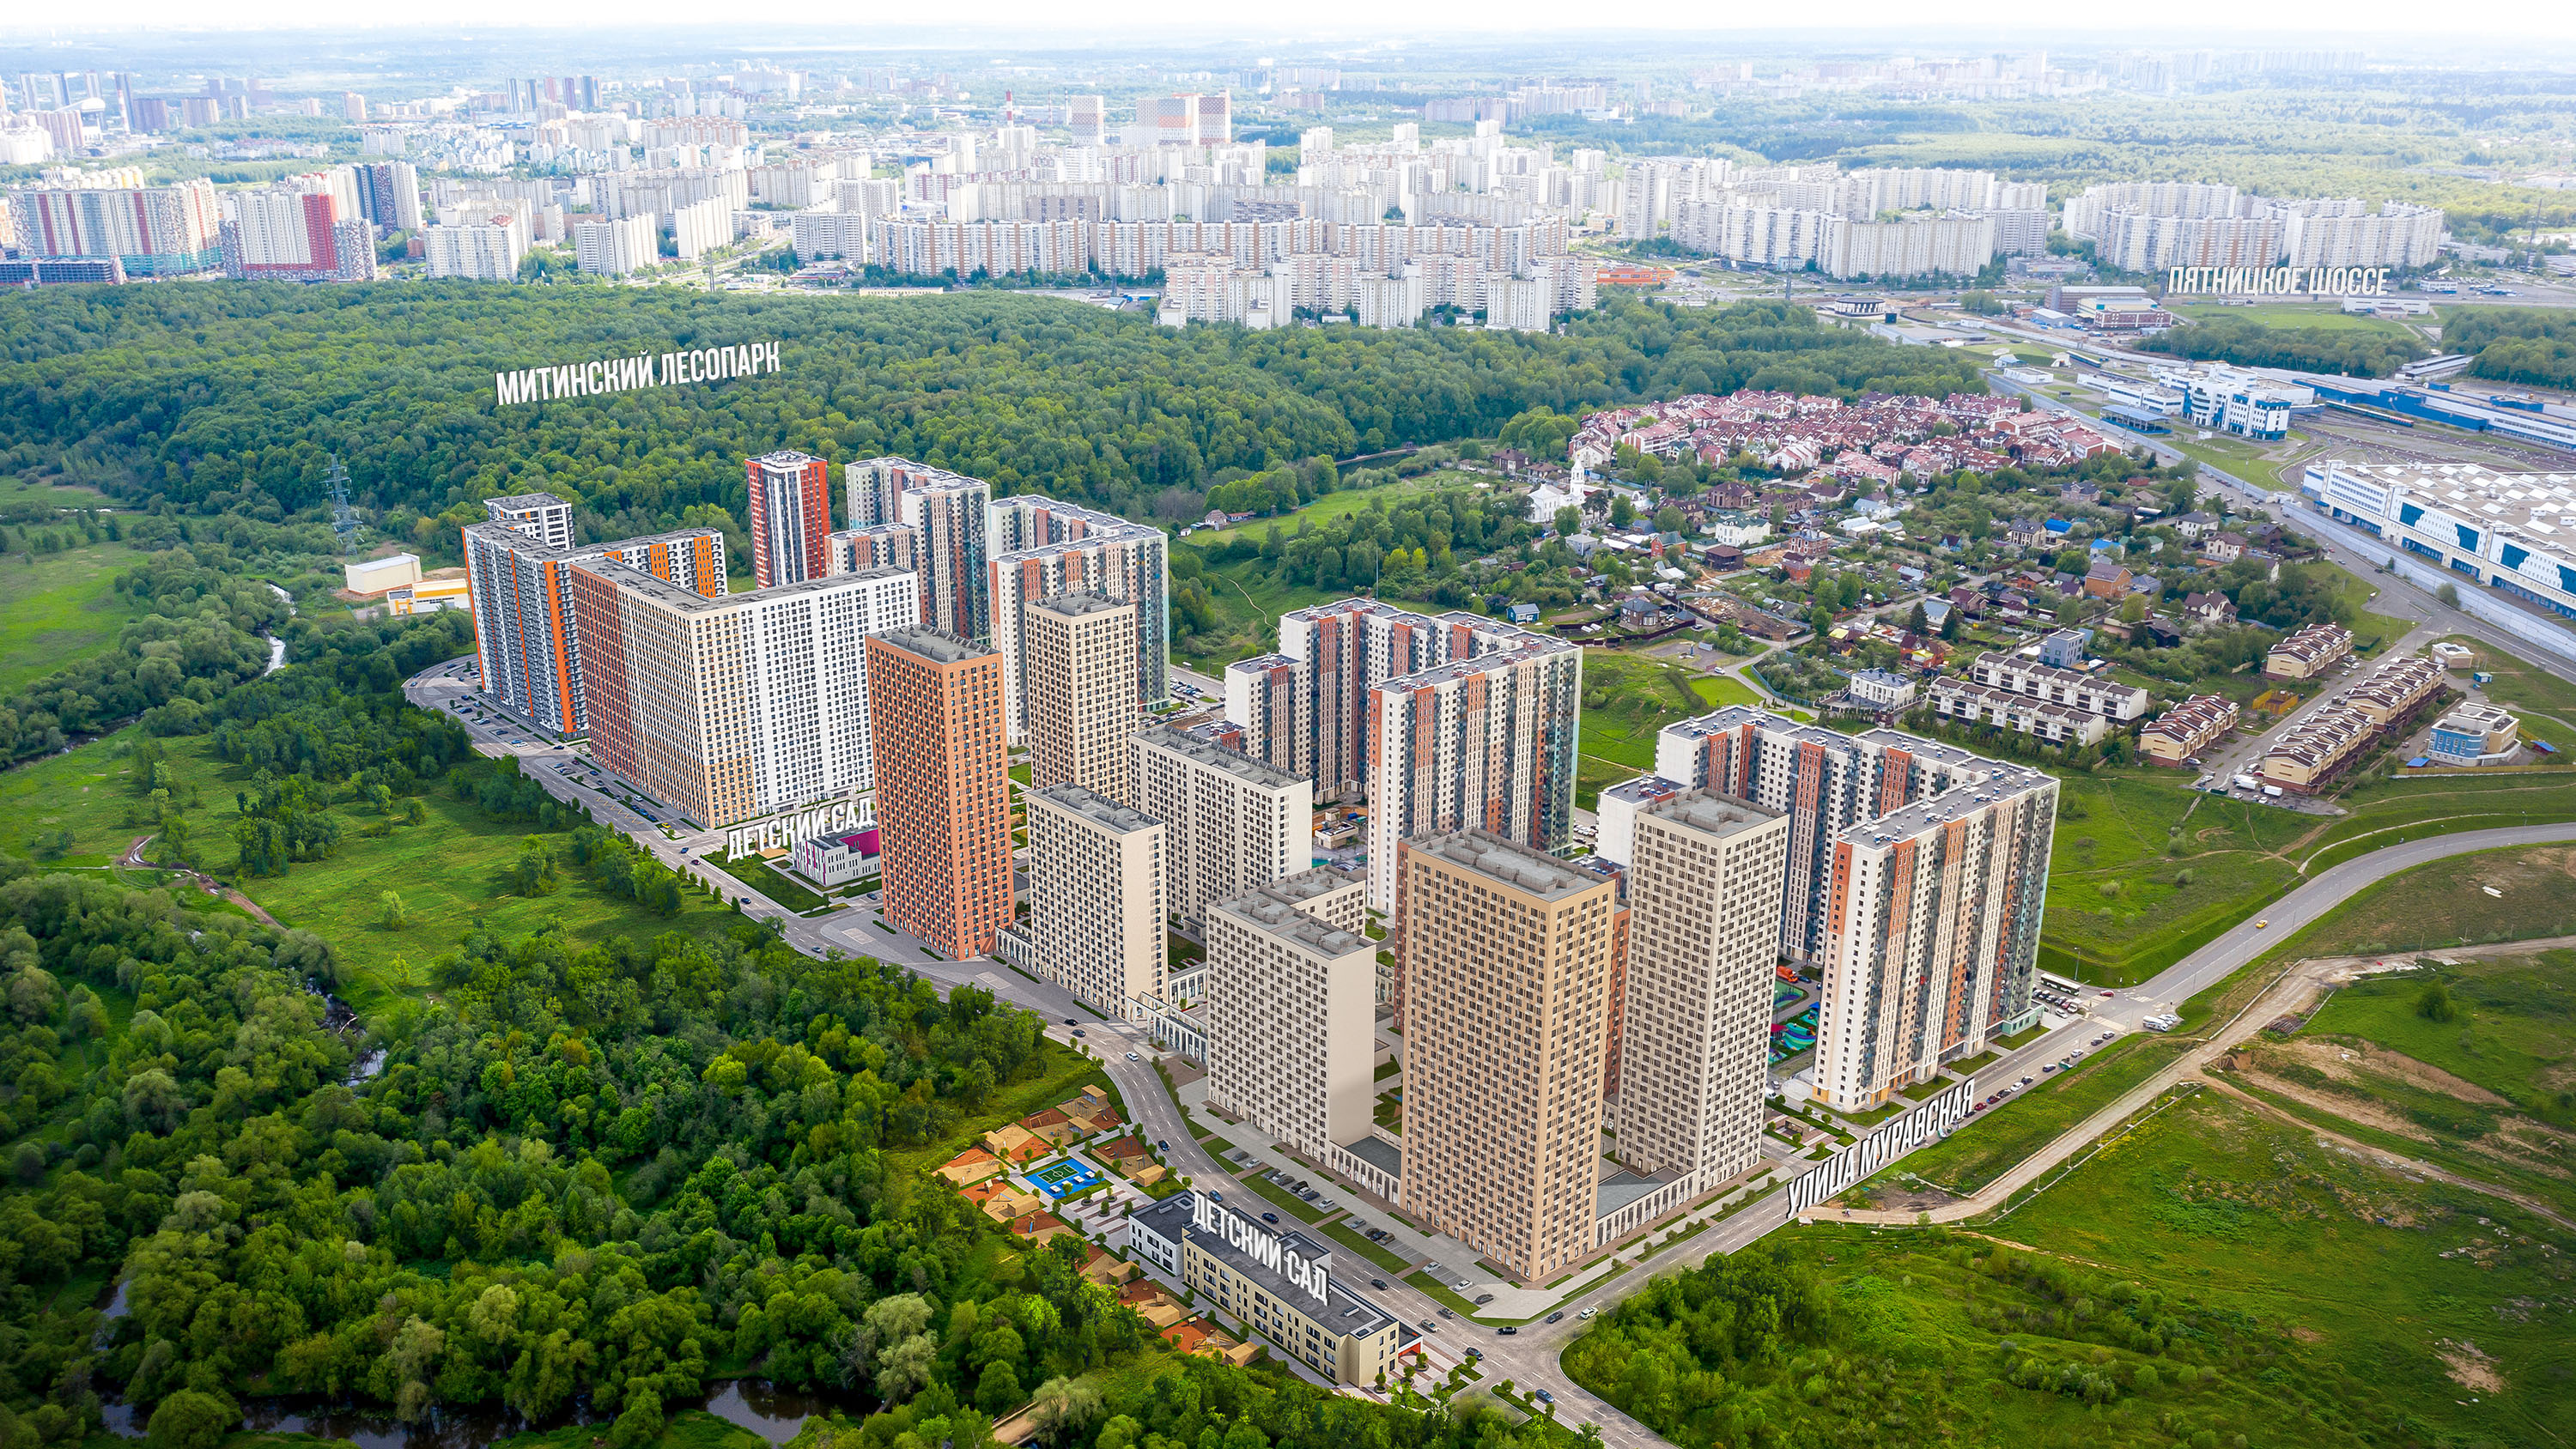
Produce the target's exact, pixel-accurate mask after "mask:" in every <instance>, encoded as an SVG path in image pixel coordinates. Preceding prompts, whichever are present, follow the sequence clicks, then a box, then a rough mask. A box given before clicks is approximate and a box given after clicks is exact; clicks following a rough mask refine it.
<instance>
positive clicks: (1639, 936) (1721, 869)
mask: <svg viewBox="0 0 2576 1449" xmlns="http://www.w3.org/2000/svg"><path fill="white" fill-rule="evenodd" d="M1788 853H1789V817H1788V816H1787V815H1785V814H1783V813H1781V812H1780V811H1777V810H1767V809H1764V808H1763V807H1762V806H1759V805H1756V804H1753V803H1752V802H1751V801H1747V800H1738V799H1736V798H1734V797H1733V796H1730V795H1719V794H1714V793H1711V792H1709V791H1705V790H1686V791H1684V792H1682V793H1681V794H1679V795H1677V796H1675V797H1673V798H1672V799H1669V800H1664V801H1661V802H1658V803H1656V804H1654V805H1650V806H1648V807H1646V808H1645V809H1643V810H1640V811H1638V812H1637V819H1636V837H1635V841H1634V845H1633V853H1632V858H1631V860H1630V863H1629V866H1628V908H1629V911H1630V913H1631V914H1630V917H1629V926H1628V970H1627V983H1626V990H1625V992H1624V997H1625V1000H1624V1002H1623V1007H1624V1011H1623V1013H1622V1017H1623V1019H1622V1022H1621V1026H1620V1042H1619V1045H1620V1064H1619V1082H1620V1086H1619V1101H1618V1107H1617V1110H1616V1112H1615V1113H1614V1117H1613V1121H1614V1124H1615V1130H1616V1134H1617V1135H1616V1143H1617V1147H1616V1151H1617V1155H1618V1157H1619V1159H1620V1160H1621V1161H1622V1162H1625V1163H1627V1164H1628V1165H1629V1166H1630V1167H1632V1168H1635V1169H1636V1170H1637V1171H1639V1172H1641V1173H1649V1174H1655V1175H1658V1176H1665V1177H1669V1178H1684V1177H1686V1178H1689V1179H1690V1180H1691V1186H1689V1187H1688V1188H1686V1189H1684V1190H1682V1191H1681V1192H1680V1193H1679V1194H1678V1196H1679V1197H1681V1198H1683V1199H1688V1198H1692V1197H1697V1196H1698V1195H1699V1194H1700V1193H1702V1192H1705V1191H1707V1190H1708V1189H1710V1188H1713V1187H1716V1186H1717V1185H1718V1184H1719V1183H1722V1182H1724V1181H1725V1180H1726V1179H1728V1178H1730V1177H1733V1176H1734V1175H1735V1174H1737V1173H1739V1172H1742V1171H1743V1170H1744V1169H1745V1168H1747V1167H1750V1166H1751V1165H1752V1164H1753V1162H1754V1159H1755V1158H1756V1157H1757V1156H1759V1155H1760V1154H1759V1146H1758V1143H1757V1141H1756V1138H1757V1137H1758V1135H1759V1134H1760V1132H1761V1130H1762V1093H1763V1088H1764V1087H1765V1086H1766V1085H1767V1078H1768V1076H1769V1073H1770V1041H1769V1031H1768V1028H1769V1026H1770V1022H1771V982H1772V979H1773V978H1772V972H1771V967H1772V964H1773V963H1774V962H1775V961H1777V960H1778V959H1779V954H1780V936H1779V929H1778V928H1779V921H1780V893H1781V889H1782V887H1783V885H1784V883H1785V882H1786V880H1787V878H1788V869H1787V861H1788Z"/></svg>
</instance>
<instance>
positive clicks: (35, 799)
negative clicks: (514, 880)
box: [0, 729, 740, 1010]
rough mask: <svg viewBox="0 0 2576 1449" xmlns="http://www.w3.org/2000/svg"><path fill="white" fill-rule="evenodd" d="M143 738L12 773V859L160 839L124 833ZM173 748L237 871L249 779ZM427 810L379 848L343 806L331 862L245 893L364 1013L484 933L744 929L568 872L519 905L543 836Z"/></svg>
mask: <svg viewBox="0 0 2576 1449" xmlns="http://www.w3.org/2000/svg"><path fill="white" fill-rule="evenodd" d="M140 739H141V734H140V732H139V731H138V730H135V729H127V730H124V731H121V732H119V733H118V734H115V735H112V736H110V737H108V738H107V739H104V740H100V741H97V742H95V743H92V744H87V745H83V746H81V747H80V748H79V749H76V750H73V751H71V752H70V753H68V754H63V755H57V756H54V757H53V758H51V759H46V760H39V761H37V762H35V763H33V764H30V765H27V766H25V767H23V768H21V769H16V770H12V771H9V772H8V773H7V774H6V775H0V850H6V851H9V852H11V853H14V854H22V855H23V854H29V853H31V852H32V851H33V850H34V848H35V846H36V845H37V843H38V842H39V841H40V840H42V839H46V838H50V837H53V836H55V835H56V834H57V833H58V832H59V831H61V830H65V829H68V830H70V831H71V832H72V837H73V838H72V841H71V844H70V848H69V850H68V853H66V854H65V855H64V856H63V857H62V860H61V863H62V864H65V865H102V864H104V863H105V862H106V861H108V860H110V859H112V858H114V857H115V856H117V855H120V854H122V853H123V851H124V850H125V847H126V846H127V845H128V844H129V843H130V842H131V841H133V840H134V839H135V838H136V837H138V836H144V835H149V834H151V833H152V831H153V826H152V825H151V824H150V823H148V822H141V821H138V823H135V824H130V825H129V824H126V823H124V821H125V818H126V812H127V811H128V810H129V809H130V808H132V807H133V806H134V805H135V804H136V797H135V792H134V779H135V776H134V759H133V747H134V745H135V743H136V742H137V741H138V740H140ZM167 744H168V746H169V763H170V767H171V774H172V775H173V777H174V778H175V779H176V780H177V781H178V783H179V787H180V789H181V791H182V792H184V791H185V790H186V789H188V788H189V787H194V788H195V789H196V791H197V794H198V798H199V802H200V803H199V805H198V807H197V808H196V809H194V810H191V811H189V812H187V819H188V823H189V829H190V831H191V832H192V839H193V853H194V854H195V857H196V859H197V861H198V862H199V863H200V864H201V865H204V866H206V867H207V868H208V869H210V870H213V871H216V872H218V873H226V872H229V870H230V868H231V866H232V863H233V859H234V852H233V845H232V827H233V822H234V820H235V819H236V818H238V817H239V815H240V809H239V806H238V805H237V804H236V802H235V800H234V794H235V792H236V791H239V790H243V789H245V788H247V787H248V786H249V784H250V776H249V774H248V773H247V772H244V771H241V770H238V769H236V768H234V767H233V766H231V765H228V764H226V763H225V762H224V761H222V760H221V759H218V758H216V757H215V756H214V755H213V753H212V750H211V747H210V742H209V741H207V740H205V739H203V738H181V739H175V740H171V741H168V742H167ZM421 801H422V804H423V805H424V806H425V807H426V809H427V810H428V817H429V818H428V819H427V820H426V821H424V822H423V823H421V824H419V825H399V824H398V825H396V826H394V828H393V830H392V833H390V834H388V835H385V836H381V837H377V838H373V839H370V838H368V837H366V836H364V835H363V834H361V832H362V831H364V830H365V829H366V828H368V827H369V826H373V825H376V824H378V823H379V822H380V820H381V817H379V816H378V815H377V814H376V813H375V811H374V810H373V809H372V808H369V807H364V806H359V805H355V804H343V805H341V806H339V807H338V813H339V814H340V816H341V817H342V826H343V834H342V836H341V840H340V844H339V846H338V848H337V849H336V850H335V851H334V852H333V853H332V855H331V857H330V858H329V859H327V860H319V861H308V862H301V863H298V864H296V865H294V866H292V867H291V868H289V870H288V872H287V873H286V874H285V875H282V876H270V877H264V878H257V879H248V880H243V881H240V882H238V884H239V885H240V886H241V888H242V892H243V894H245V895H247V896H249V897H250V898H251V899H252V900H253V901H256V902H258V903H259V905H260V906H261V907H263V908H264V909H266V910H267V911H269V912H270V913H271V914H272V915H274V916H275V917H276V918H277V919H278V921H279V922H280V923H281V924H284V925H288V926H302V927H305V928H307V929H310V930H313V931H315V932H317V933H319V934H320V935H321V936H322V937H323V938H324V939H326V940H328V941H329V942H330V943H331V948H332V950H333V951H334V952H335V953H337V955H338V957H339V959H340V961H341V962H342V963H343V965H344V966H345V967H349V968H354V970H355V971H356V972H358V973H360V979H359V980H358V981H356V982H354V983H353V984H352V985H351V986H349V987H348V988H347V989H346V990H345V991H344V994H345V995H347V996H348V998H349V1000H350V1003H351V1004H352V1005H354V1006H357V1007H358V1008H359V1009H360V1010H368V1009H371V1008H372V1007H373V1006H375V1005H377V1004H379V1003H381V1002H382V1001H383V1000H384V999H385V997H386V993H390V992H405V991H407V992H410V993H415V994H416V993H418V992H420V991H423V990H425V989H426V982H427V977H428V966H429V963H430V960H431V959H432V958H433V957H436V956H438V955H439V954H440V953H442V952H445V951H448V950H451V949H453V948H454V947H455V945H456V943H457V941H458V940H459V939H460V938H461V937H463V936H464V935H465V933H466V932H467V931H468V930H470V929H471V928H472V927H473V926H474V925H476V924H477V923H480V924H482V925H484V926H486V927H488V928H490V929H491V930H493V931H496V932H499V933H501V934H503V935H522V934H526V933H529V932H533V931H538V930H541V929H547V928H549V927H551V928H556V929H560V930H562V931H563V932H564V934H565V936H566V937H567V938H568V939H570V940H573V941H575V942H578V943H581V944H585V945H586V944H589V943H591V942H595V941H601V940H606V939H607V938H609V937H611V936H639V937H651V936H654V935H658V934H660V933H661V932H663V931H668V930H682V931H690V932H697V933H714V932H718V931H721V930H723V929H725V928H726V927H727V926H728V925H730V924H731V923H732V922H734V921H736V920H738V919H740V918H739V917H738V916H736V915H735V914H734V913H733V912H731V911H729V910H725V909H723V908H721V907H719V906H717V905H716V904H715V903H714V902H712V901H710V900H709V899H708V898H707V897H706V896H704V895H701V894H697V893H695V892H691V893H688V894H686V895H684V896H683V897H682V902H683V904H682V908H681V911H680V914H678V915H677V916H673V917H669V918H664V917H659V916H654V915H652V914H650V913H648V912H644V911H640V910H638V909H636V908H635V906H634V905H633V904H631V903H630V902H627V901H625V900H622V899H619V898H617V897H614V896H609V895H606V894H604V893H602V892H599V891H597V890H594V889H592V888H591V886H590V885H589V884H588V883H587V882H586V881H585V880H584V879H582V878H581V876H580V875H579V873H578V872H577V871H574V870H572V869H570V868H569V867H567V868H566V869H564V870H563V871H562V872H561V874H562V880H561V883H560V884H559V885H558V886H557V887H556V889H555V891H554V893H553V894H551V895H543V896H519V895H515V894H512V893H511V892H510V890H509V889H508V887H507V886H506V885H505V884H504V882H503V880H502V873H503V872H504V871H505V870H506V869H507V867H508V866H509V864H510V862H511V861H512V860H513V859H514V858H516V856H517V855H518V851H519V843H520V841H522V840H524V839H525V838H527V836H528V835H529V833H530V832H531V829H532V827H530V826H528V825H525V824H512V823H509V822H505V821H497V820H494V819H492V818H490V817H489V816H486V815H485V814H483V812H482V811H481V810H480V809H478V808H476V807H474V806H471V805H467V804H463V803H460V802H459V801H457V800H456V799H455V798H454V797H452V796H450V795H449V794H447V793H446V792H445V791H434V792H432V793H430V794H428V795H425V796H423V797H421ZM557 839H560V837H557ZM385 891H392V892H394V893H395V894H396V895H398V896H400V897H401V898H402V904H403V912H404V916H405V918H406V920H405V924H404V926H403V927H402V929H400V930H387V929H384V928H383V927H381V926H379V925H378V924H377V919H378V909H379V906H378V900H379V897H380V895H381V894H382V893H383V892H385ZM397 960H401V961H405V962H408V963H409V964H410V966H411V968H412V975H411V978H410V981H409V984H408V985H407V986H406V985H405V984H404V983H403V981H401V980H400V979H398V977H397V976H396V975H395V973H394V972H393V970H392V967H393V964H394V963H395V962H396V961H397Z"/></svg>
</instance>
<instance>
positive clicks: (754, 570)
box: [746, 449, 832, 589]
mask: <svg viewBox="0 0 2576 1449" xmlns="http://www.w3.org/2000/svg"><path fill="white" fill-rule="evenodd" d="M746 467H747V470H748V472H749V473H750V475H751V518H750V524H751V576H752V581H753V582H754V583H756V584H758V585H759V586H760V587H761V588H764V589H765V588H768V587H770V586H771V585H773V584H801V583H803V582H805V581H806V580H807V579H819V578H822V577H824V576H825V575H826V574H828V573H829V572H830V571H831V570H830V566H829V565H828V564H827V563H826V562H825V559H826V557H827V551H826V549H825V547H824V543H823V540H824V539H825V538H826V537H828V536H829V535H830V534H831V532H832V483H831V469H830V467H829V466H828V465H826V464H825V463H824V462H823V460H822V459H820V458H816V457H812V456H809V455H807V454H804V453H798V452H794V451H790V450H784V449H782V450H781V451H779V452H775V453H770V454H767V455H765V456H762V457H758V458H753V459H751V460H750V461H749V463H748V464H747V465H746Z"/></svg>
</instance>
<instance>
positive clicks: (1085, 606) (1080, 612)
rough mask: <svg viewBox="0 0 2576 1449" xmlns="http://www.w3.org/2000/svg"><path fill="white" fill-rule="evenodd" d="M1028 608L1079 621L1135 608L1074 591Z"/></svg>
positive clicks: (1115, 600) (1099, 596)
mask: <svg viewBox="0 0 2576 1449" xmlns="http://www.w3.org/2000/svg"><path fill="white" fill-rule="evenodd" d="M1029 607H1030V608H1032V609H1044V610H1045V611H1047V612H1048V613H1050V614H1061V615H1063V616H1064V617H1065V618H1068V619H1080V618H1085V617H1088V616H1090V615H1092V614H1107V613H1111V612H1113V611H1115V610H1119V609H1128V608H1133V607H1135V606H1134V605H1133V604H1130V603H1127V602H1126V601H1124V600H1120V599H1111V598H1105V597H1103V596H1101V595H1099V594H1094V593H1089V592H1086V591H1082V590H1076V591H1075V592H1073V593H1070V594H1057V595H1055V596H1054V597H1053V598H1046V599H1040V600H1038V601H1037V602H1035V603H1033V604H1031V605H1029Z"/></svg>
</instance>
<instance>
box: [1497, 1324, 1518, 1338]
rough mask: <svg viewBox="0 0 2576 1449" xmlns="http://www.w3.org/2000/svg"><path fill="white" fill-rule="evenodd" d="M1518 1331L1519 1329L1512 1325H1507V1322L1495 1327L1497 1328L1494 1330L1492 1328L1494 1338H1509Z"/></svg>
mask: <svg viewBox="0 0 2576 1449" xmlns="http://www.w3.org/2000/svg"><path fill="white" fill-rule="evenodd" d="M1518 1332H1520V1330H1519V1329H1517V1328H1514V1327H1512V1326H1511V1325H1509V1324H1505V1325H1504V1326H1502V1327H1501V1328H1497V1329H1495V1330H1494V1336H1495V1337H1496V1338H1509V1337H1511V1336H1512V1335H1513V1334H1516V1333H1518Z"/></svg>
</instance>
